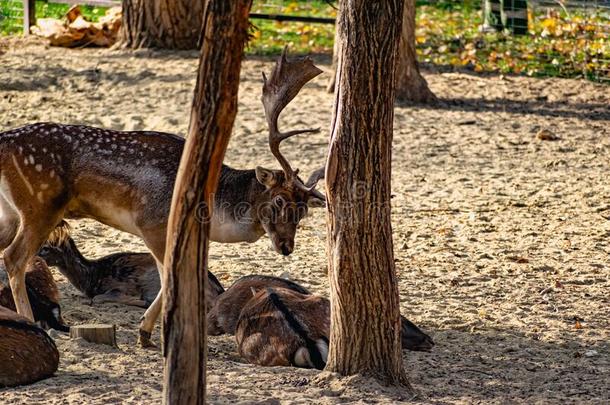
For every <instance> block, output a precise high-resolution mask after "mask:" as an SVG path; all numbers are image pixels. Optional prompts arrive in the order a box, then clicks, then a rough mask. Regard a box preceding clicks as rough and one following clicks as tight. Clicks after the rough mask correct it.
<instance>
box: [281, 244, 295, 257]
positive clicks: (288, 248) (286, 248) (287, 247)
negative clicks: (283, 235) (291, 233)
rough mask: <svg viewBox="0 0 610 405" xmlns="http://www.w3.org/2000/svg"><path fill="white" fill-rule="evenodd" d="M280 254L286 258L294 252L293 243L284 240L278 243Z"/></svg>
mask: <svg viewBox="0 0 610 405" xmlns="http://www.w3.org/2000/svg"><path fill="white" fill-rule="evenodd" d="M279 247H280V252H281V253H282V254H283V255H284V256H288V255H289V254H290V253H292V251H293V250H294V241H291V240H285V241H281V242H280V246H279Z"/></svg>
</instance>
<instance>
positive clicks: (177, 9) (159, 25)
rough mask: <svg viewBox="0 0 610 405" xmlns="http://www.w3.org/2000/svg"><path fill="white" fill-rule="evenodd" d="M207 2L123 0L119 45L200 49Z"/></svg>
mask: <svg viewBox="0 0 610 405" xmlns="http://www.w3.org/2000/svg"><path fill="white" fill-rule="evenodd" d="M203 4H204V2H203V1H201V0H123V1H122V6H123V24H122V25H121V33H120V39H119V44H118V45H119V46H122V47H124V48H134V49H135V48H162V49H197V48H198V46H197V45H198V40H199V34H200V32H201V21H202V16H203Z"/></svg>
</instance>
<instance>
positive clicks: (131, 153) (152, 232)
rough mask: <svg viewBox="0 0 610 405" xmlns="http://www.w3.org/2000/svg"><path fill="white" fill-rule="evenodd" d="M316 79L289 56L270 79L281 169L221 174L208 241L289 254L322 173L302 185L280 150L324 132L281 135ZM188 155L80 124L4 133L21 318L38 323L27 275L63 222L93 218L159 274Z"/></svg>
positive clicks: (11, 255) (3, 189)
mask: <svg viewBox="0 0 610 405" xmlns="http://www.w3.org/2000/svg"><path fill="white" fill-rule="evenodd" d="M319 73H321V71H320V70H319V69H318V68H316V67H315V66H313V63H312V62H311V60H310V59H308V58H303V59H299V60H296V61H287V60H286V54H285V52H284V53H283V54H282V57H281V58H280V60H279V61H278V63H277V65H276V67H275V69H274V70H273V73H272V75H271V77H270V79H269V80H268V81H267V80H266V79H265V80H264V85H263V106H264V110H265V116H266V119H267V123H268V125H269V147H270V149H271V152H272V154H273V155H274V156H275V158H276V159H277V160H278V161H279V163H280V166H281V167H282V170H281V171H280V170H270V169H265V168H262V167H257V168H256V169H254V170H236V169H233V168H230V167H228V166H223V167H222V171H221V175H220V179H219V182H218V187H217V192H216V195H215V200H214V207H213V213H212V218H211V224H210V235H209V236H210V240H212V241H217V242H227V243H230V242H254V241H256V240H258V239H259V238H260V237H261V236H262V235H264V234H265V233H266V234H267V235H268V236H269V238H270V239H271V243H272V245H273V247H274V249H275V250H276V251H278V252H279V253H281V254H283V255H289V254H290V253H292V251H293V249H294V237H295V232H296V228H297V225H298V224H299V221H300V220H301V219H302V217H303V216H304V215H305V214H306V212H307V206H308V205H313V206H320V205H323V204H324V203H325V199H324V196H323V195H322V194H321V193H320V192H318V191H316V190H315V187H316V184H317V182H318V180H319V178H320V177H321V172H320V171H318V172H316V173H314V176H312V178H310V180H309V181H308V182H306V183H305V182H303V181H302V180H301V179H300V178H299V176H298V170H293V169H292V167H291V166H290V164H289V163H288V160H287V159H286V158H285V157H284V156H283V155H282V153H281V152H280V150H279V145H280V143H281V142H282V141H283V140H285V139H287V138H289V137H291V136H294V135H298V134H302V133H308V132H309V133H311V132H316V131H318V130H317V129H306V130H296V131H290V132H286V133H282V132H280V131H279V129H278V117H279V115H280V113H281V111H282V110H283V109H284V107H285V106H286V105H287V104H288V103H289V102H290V101H291V100H292V99H293V98H294V97H295V96H296V95H297V93H298V92H299V90H300V89H301V87H302V86H303V85H304V84H305V83H306V82H307V81H309V80H310V79H311V78H313V77H315V76H316V75H318V74H319ZM183 148H184V139H183V138H181V137H179V136H176V135H171V134H166V133H160V132H147V131H134V132H123V131H113V130H108V129H100V128H92V127H87V126H81V125H61V124H52V123H39V124H33V125H27V126H25V127H21V128H17V129H13V130H9V131H6V132H3V133H0V251H1V250H4V260H5V263H6V269H7V272H8V275H9V282H10V285H11V288H12V291H13V297H14V299H15V305H16V308H17V311H18V312H19V314H21V315H24V316H26V317H27V318H29V319H33V316H32V309H31V307H30V302H29V300H28V296H27V293H26V288H25V269H26V266H27V263H28V262H29V260H30V259H31V258H32V256H33V255H34V254H36V252H37V251H38V250H39V249H40V247H41V246H42V244H43V243H44V241H45V240H46V239H47V238H48V237H49V235H50V234H51V233H52V232H53V230H54V229H55V228H56V227H57V226H58V225H59V224H60V223H61V222H62V220H63V219H64V218H92V219H95V220H98V221H99V222H102V223H104V224H106V225H109V226H111V227H114V228H116V229H119V230H121V231H125V232H128V233H131V234H133V235H136V236H139V237H141V238H142V239H143V241H144V243H145V244H146V246H147V247H148V248H149V249H150V251H151V253H152V254H153V256H154V257H155V260H156V261H157V265H158V268H159V271H161V270H162V265H161V264H160V263H162V262H163V260H164V256H165V247H166V246H165V243H166V233H167V221H168V216H169V210H170V204H171V199H172V192H173V188H174V182H175V179H176V174H177V170H178V165H179V162H180V157H181V154H182V150H183ZM244 208H245V209H244ZM161 279H162V278H161ZM161 297H162V296H161V292H159V294H157V297H156V298H155V300H154V301H153V302H152V304H151V305H150V307H149V308H148V309H147V311H146V313H145V314H144V317H143V320H142V323H141V325H140V339H139V341H140V343H141V345H142V346H151V345H152V342H151V341H150V336H151V332H152V330H153V328H154V325H155V322H156V320H157V318H158V316H159V313H160V310H161V304H162V302H161Z"/></svg>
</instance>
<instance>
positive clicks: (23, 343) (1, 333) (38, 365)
mask: <svg viewBox="0 0 610 405" xmlns="http://www.w3.org/2000/svg"><path fill="white" fill-rule="evenodd" d="M58 365H59V352H58V351H57V347H56V346H55V342H54V341H53V339H51V338H50V337H49V335H47V333H46V332H45V331H44V330H42V329H41V328H39V327H38V326H36V325H34V324H33V323H32V322H30V321H29V320H27V319H26V318H24V317H22V316H20V315H18V314H17V313H16V312H13V311H11V310H10V309H8V308H4V307H0V387H13V386H16V385H24V384H31V383H33V382H36V381H39V380H42V379H43V378H47V377H50V376H52V375H53V373H55V371H57V367H58Z"/></svg>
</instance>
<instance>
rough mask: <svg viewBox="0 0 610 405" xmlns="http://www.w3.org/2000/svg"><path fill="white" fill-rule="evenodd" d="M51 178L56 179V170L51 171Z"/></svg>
mask: <svg viewBox="0 0 610 405" xmlns="http://www.w3.org/2000/svg"><path fill="white" fill-rule="evenodd" d="M49 176H50V177H51V178H54V177H55V170H51V171H50V172H49Z"/></svg>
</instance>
